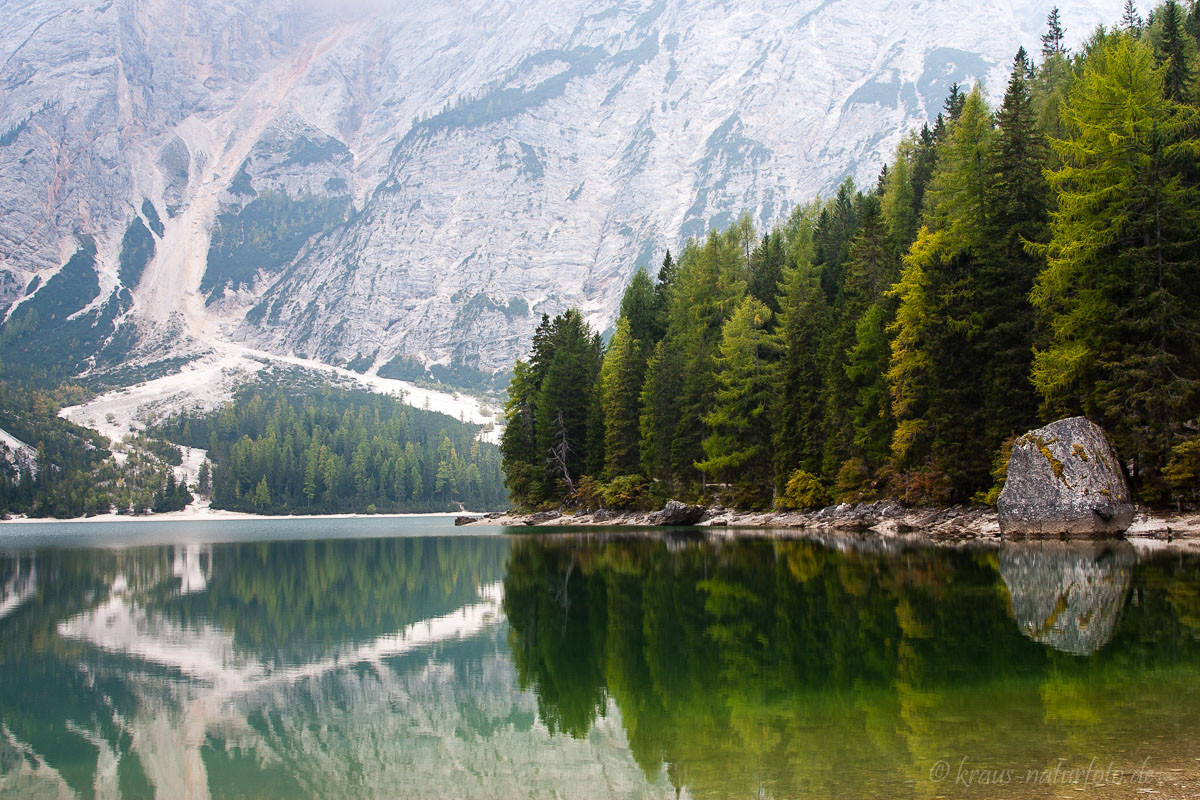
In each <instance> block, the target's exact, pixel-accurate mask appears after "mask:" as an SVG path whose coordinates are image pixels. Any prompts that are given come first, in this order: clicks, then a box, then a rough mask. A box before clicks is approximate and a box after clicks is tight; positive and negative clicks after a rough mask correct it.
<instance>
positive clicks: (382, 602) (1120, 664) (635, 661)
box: [0, 534, 1200, 798]
mask: <svg viewBox="0 0 1200 800" xmlns="http://www.w3.org/2000/svg"><path fill="white" fill-rule="evenodd" d="M1198 677H1200V560H1198V559H1196V558H1194V557H1190V556H1181V555H1179V554H1177V553H1176V554H1164V555H1161V556H1158V557H1148V556H1142V557H1139V555H1138V554H1137V553H1136V552H1135V551H1134V549H1133V548H1132V547H1131V546H1129V545H1128V544H1125V543H1109V544H1086V545H1068V544H1063V543H1047V544H1038V543H1028V544H1007V543H1006V544H1004V545H1003V546H1001V547H999V548H997V547H994V546H991V547H983V546H981V547H968V548H960V549H947V548H934V547H926V546H918V545H915V544H912V543H901V542H897V541H895V540H880V539H868V538H829V539H824V540H818V539H815V538H805V539H765V538H747V539H737V538H707V537H703V536H700V535H698V534H697V535H695V536H686V535H685V536H668V537H664V536H661V535H658V534H653V535H642V536H633V535H621V536H611V535H594V534H591V535H580V536H570V535H567V536H554V537H513V538H510V539H504V538H499V537H487V538H476V537H467V536H446V537H426V538H420V537H409V538H401V539H369V540H355V539H344V538H343V539H338V540H329V541H305V542H271V543H265V542H256V543H252V544H223V545H211V546H198V545H181V546H167V547H139V548H133V549H125V550H82V549H59V550H51V549H40V550H36V551H31V552H26V553H20V554H11V555H0V797H10V796H11V797H36V796H49V797H54V796H78V797H86V798H93V797H94V798H101V797H163V798H166V797H170V798H185V797H195V798H208V797H212V798H218V797H445V796H455V797H542V796H544V797H553V796H558V797H589V798H590V797H675V796H676V793H677V791H678V793H679V796H687V797H696V798H703V797H743V796H761V797H775V798H785V797H800V796H805V797H814V796H815V797H851V796H857V797H868V796H889V797H934V796H939V795H940V796H980V795H979V794H978V787H975V789H974V790H972V791H973V792H974V794H972V791H967V790H966V789H964V788H963V787H961V786H959V787H956V786H954V785H953V782H952V781H951V782H946V783H939V782H935V781H932V780H931V779H930V774H931V773H930V770H931V767H932V766H933V765H934V764H935V763H937V762H938V761H941V760H947V761H954V762H956V763H957V761H958V759H961V758H963V757H969V758H970V759H971V760H972V762H973V763H977V764H981V765H987V764H994V765H997V766H1001V767H1020V768H1022V769H1024V768H1029V769H1035V768H1036V769H1041V768H1045V767H1047V766H1053V765H1054V764H1056V763H1058V762H1059V760H1060V759H1079V758H1081V757H1082V756H1084V755H1086V756H1087V757H1088V758H1091V757H1092V756H1099V757H1102V758H1118V757H1119V758H1123V759H1124V764H1125V765H1126V766H1130V765H1131V766H1133V767H1136V766H1137V764H1138V763H1140V762H1141V761H1142V760H1143V758H1145V757H1146V756H1151V755H1153V756H1155V757H1156V758H1159V759H1164V758H1167V757H1168V756H1169V755H1170V754H1169V753H1162V752H1150V751H1147V752H1145V753H1142V752H1141V751H1139V750H1138V749H1137V747H1138V745H1139V743H1141V742H1145V741H1148V740H1151V739H1153V740H1155V741H1180V742H1188V741H1196V740H1198V739H1200V713H1198V712H1200V689H1198V688H1197V687H1198V686H1200V681H1197V678H1198ZM1084 765H1086V759H1085V760H1084ZM1160 766H1161V764H1160ZM1059 788H1061V787H1059ZM1025 794H1031V795H1036V794H1037V793H1036V792H1026V793H1025ZM1044 794H1046V795H1047V796H1052V795H1053V792H1050V791H1047V792H1045V793H1044Z"/></svg>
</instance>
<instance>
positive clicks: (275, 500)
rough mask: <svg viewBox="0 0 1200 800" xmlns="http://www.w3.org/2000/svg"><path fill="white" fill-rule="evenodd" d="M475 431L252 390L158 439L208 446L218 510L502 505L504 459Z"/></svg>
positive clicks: (435, 419) (312, 393)
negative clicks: (502, 463) (502, 467)
mask: <svg viewBox="0 0 1200 800" xmlns="http://www.w3.org/2000/svg"><path fill="white" fill-rule="evenodd" d="M479 430H480V427H479V426H478V425H470V424H467V423H464V422H459V421H457V420H455V419H453V418H451V417H448V416H446V415H444V414H437V413H434V412H431V411H422V410H419V409H415V408H411V407H409V406H406V405H404V404H403V403H402V402H400V401H399V400H397V399H395V398H392V397H382V396H379V395H372V394H367V393H365V392H357V391H347V390H344V389H338V388H334V387H330V386H321V387H317V388H311V389H302V388H300V387H296V386H290V387H283V386H281V387H278V388H275V389H274V390H273V391H269V390H266V389H264V388H263V387H262V386H252V387H247V388H245V389H243V390H241V391H239V392H238V393H237V395H236V396H235V398H234V401H233V402H231V403H228V404H226V405H225V406H224V407H223V408H221V409H220V410H219V411H216V412H212V413H205V414H181V415H176V416H174V417H171V418H170V419H168V420H167V421H166V422H164V423H163V424H161V425H159V426H157V427H156V428H155V430H154V433H156V434H157V435H161V436H163V437H164V438H166V439H168V440H170V441H173V442H176V443H178V444H181V445H185V446H189V447H199V448H207V449H208V458H209V460H210V461H211V462H212V464H213V467H212V477H211V480H212V504H213V507H214V508H223V509H232V510H237V511H252V512H258V513H264V514H265V513H281V514H287V513H309V512H311V513H338V512H368V513H372V512H380V513H383V512H404V511H414V512H415V511H452V510H456V509H458V508H459V504H460V503H461V504H462V505H464V506H466V507H467V508H469V509H474V510H478V509H485V508H487V509H490V508H500V507H503V506H505V505H506V494H505V490H504V485H503V481H502V479H501V473H500V455H499V452H498V450H497V448H496V446H495V445H492V444H487V443H485V442H481V441H479V439H478V434H479Z"/></svg>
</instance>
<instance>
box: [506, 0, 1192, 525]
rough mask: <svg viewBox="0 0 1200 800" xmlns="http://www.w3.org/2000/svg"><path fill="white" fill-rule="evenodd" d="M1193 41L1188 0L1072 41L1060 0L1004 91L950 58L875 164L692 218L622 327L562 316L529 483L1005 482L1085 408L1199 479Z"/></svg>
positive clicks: (893, 485) (836, 492)
mask: <svg viewBox="0 0 1200 800" xmlns="http://www.w3.org/2000/svg"><path fill="white" fill-rule="evenodd" d="M1198 44H1200V13H1198V11H1197V8H1196V7H1195V4H1194V3H1193V4H1192V5H1191V7H1190V9H1188V10H1185V9H1184V7H1182V6H1181V5H1180V4H1179V3H1177V2H1174V0H1171V2H1167V3H1165V4H1163V5H1161V6H1159V7H1158V8H1157V9H1155V10H1154V12H1153V13H1152V14H1150V15H1149V17H1148V19H1146V20H1143V19H1141V18H1140V16H1139V15H1138V13H1137V10H1136V9H1135V8H1134V6H1133V4H1132V3H1129V4H1127V10H1126V14H1125V17H1124V19H1123V20H1122V21H1121V23H1120V24H1119V25H1118V26H1115V27H1113V28H1112V29H1109V30H1106V29H1103V28H1101V29H1099V30H1097V31H1096V32H1095V33H1094V35H1093V36H1092V37H1091V38H1090V39H1089V40H1088V41H1087V43H1086V44H1085V45H1084V46H1083V47H1082V48H1081V51H1080V52H1078V53H1071V52H1067V51H1066V50H1065V49H1064V46H1063V31H1062V28H1061V25H1060V24H1059V21H1058V13H1057V10H1056V11H1055V12H1054V13H1052V14H1051V15H1050V18H1049V20H1048V27H1047V31H1046V34H1045V35H1044V36H1043V40H1042V49H1041V55H1040V58H1039V59H1038V60H1037V61H1038V63H1036V64H1034V63H1033V60H1032V59H1030V58H1029V56H1028V55H1027V53H1026V52H1025V50H1024V49H1022V50H1021V51H1020V52H1018V53H1017V54H1016V57H1015V58H1014V60H1013V65H1012V72H1011V77H1010V79H1009V82H1008V85H1007V88H1006V91H1005V93H1004V96H1003V101H1002V102H1001V104H1000V106H999V107H998V108H991V107H989V105H988V103H987V101H986V100H985V99H984V96H983V92H982V91H981V89H980V87H975V88H974V89H972V90H970V91H969V92H967V91H962V90H960V89H959V87H957V86H955V87H953V88H952V89H951V91H950V94H949V96H948V97H947V99H946V102H945V106H944V110H943V112H942V113H941V114H940V115H939V116H938V117H937V119H936V121H935V123H934V124H933V125H931V126H925V127H923V128H922V129H921V130H920V131H917V132H914V133H913V134H911V135H910V136H908V137H907V138H906V139H904V140H903V141H902V142H901V144H900V146H899V147H898V149H897V151H896V154H895V157H894V160H893V161H892V163H891V164H890V165H888V166H887V167H886V168H885V169H884V171H883V173H882V175H881V176H880V177H879V180H878V182H877V183H876V184H875V185H873V186H869V187H865V188H862V189H859V188H857V187H855V186H854V185H853V184H852V183H851V182H849V181H847V182H846V183H844V184H843V185H842V186H841V188H840V189H839V190H838V192H837V193H836V195H835V196H833V197H831V198H824V199H819V200H816V201H814V202H812V203H810V204H809V205H807V206H805V207H802V208H799V209H797V210H796V211H795V212H794V213H793V214H792V215H791V217H790V218H789V219H788V220H787V221H786V222H783V223H781V224H779V225H777V226H776V227H775V228H773V229H772V230H770V231H769V232H766V233H765V234H764V235H760V234H759V233H758V232H756V231H755V230H754V227H753V225H752V223H751V221H750V219H749V218H748V217H743V218H742V220H741V221H739V222H738V223H736V224H734V225H732V226H731V227H730V228H728V229H727V230H725V231H713V232H711V233H710V234H709V235H708V237H707V238H706V239H704V240H702V241H701V240H697V239H690V240H688V242H687V243H686V245H685V246H684V248H683V250H682V253H681V254H680V255H679V258H678V260H677V261H676V260H674V259H672V257H671V255H670V254H669V253H668V254H667V256H666V258H665V259H664V261H663V265H662V268H661V269H660V270H659V271H658V274H657V278H656V279H654V278H651V276H650V275H649V273H647V272H646V271H640V272H639V273H638V274H637V275H636V276H635V278H634V279H633V281H632V283H631V284H630V285H629V287H628V289H627V291H626V293H625V297H624V301H623V303H622V305H621V313H620V318H619V320H618V323H617V325H616V332H615V335H614V336H613V338H612V340H611V341H610V342H609V343H608V345H607V347H606V348H604V347H602V346H601V343H600V340H599V338H598V337H597V336H596V335H595V334H594V333H593V332H592V331H591V330H590V329H589V328H588V326H587V325H586V324H585V323H584V322H583V320H582V318H581V316H580V315H579V314H578V312H575V311H569V312H566V313H565V314H563V315H560V316H559V317H558V318H556V319H553V320H551V319H549V318H543V321H542V325H541V327H540V328H539V329H538V331H537V334H536V335H535V337H534V340H533V347H532V355H531V356H530V358H529V360H528V361H527V362H526V361H518V362H517V364H516V366H515V370H514V371H515V378H514V380H513V382H512V385H511V387H510V389H509V400H508V404H507V406H506V415H507V429H506V431H505V434H504V439H503V443H502V450H503V455H504V471H505V477H506V480H507V483H508V486H509V488H510V490H511V492H512V496H513V499H514V500H515V501H516V502H517V503H519V504H521V505H523V506H528V507H533V506H538V505H541V504H557V503H560V502H563V501H567V502H578V503H580V504H582V505H590V506H595V505H600V504H604V505H610V506H619V505H622V504H624V505H637V504H639V503H650V502H653V501H654V500H655V499H656V497H657V498H658V499H661V497H662V496H664V495H666V494H672V495H683V496H691V497H700V496H703V495H706V494H707V493H708V491H711V490H712V489H713V488H718V489H719V490H721V491H722V492H723V493H724V495H725V499H726V500H727V501H729V502H733V503H735V504H737V505H739V506H743V507H765V506H767V505H769V504H771V503H775V504H776V505H778V506H780V507H785V508H786V507H810V506H817V505H822V504H825V503H827V502H830V501H834V500H836V501H854V500H862V499H871V498H879V497H894V498H898V499H901V500H903V501H904V502H907V503H944V502H951V501H967V500H971V499H975V500H981V501H990V500H993V499H994V496H995V492H996V490H997V487H998V486H999V484H1000V482H1002V478H1003V469H1004V465H1005V464H1006V462H1007V457H1006V456H1007V450H1008V448H1009V446H1010V443H1011V441H1012V439H1013V437H1014V435H1016V434H1020V433H1022V432H1024V431H1026V430H1028V429H1029V428H1031V427H1034V426H1035V425H1037V424H1038V423H1041V422H1047V421H1049V420H1052V419H1055V418H1058V417H1061V416H1065V415H1068V414H1076V413H1083V414H1086V415H1088V416H1089V417H1091V418H1092V419H1094V420H1095V421H1097V422H1098V423H1100V424H1101V425H1102V426H1104V427H1105V429H1106V430H1107V431H1108V433H1109V434H1110V436H1111V437H1112V439H1113V443H1114V445H1115V446H1116V448H1117V450H1118V452H1119V453H1120V454H1121V457H1122V459H1123V461H1124V462H1125V464H1126V466H1127V469H1128V472H1129V475H1130V478H1131V480H1132V482H1133V485H1134V487H1135V489H1136V491H1137V493H1138V496H1139V497H1140V499H1141V500H1142V501H1143V502H1149V503H1166V502H1170V501H1172V500H1175V501H1186V500H1193V499H1195V497H1196V494H1197V490H1198V489H1200V477H1198V476H1200V424H1198V422H1197V418H1198V415H1200V241H1198V239H1200V110H1198V100H1200V63H1198V59H1197V46H1198ZM712 484H716V485H717V486H716V487H713V486H712ZM706 485H708V490H706V489H705V486H706Z"/></svg>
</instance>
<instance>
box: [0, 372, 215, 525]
mask: <svg viewBox="0 0 1200 800" xmlns="http://www.w3.org/2000/svg"><path fill="white" fill-rule="evenodd" d="M86 395H87V393H86V391H85V390H83V389H81V388H80V387H78V386H74V385H71V384H62V385H60V386H58V387H57V388H54V389H48V388H44V385H42V384H41V383H39V381H37V380H35V381H32V382H31V381H30V380H26V379H23V378H22V377H20V376H19V375H13V374H12V371H11V370H6V369H5V366H4V365H0V438H2V439H3V441H2V442H0V513H24V514H29V515H30V516H35V517H60V518H67V517H81V516H84V515H87V516H92V515H95V514H107V513H109V512H111V511H116V512H117V513H120V514H143V513H147V512H150V511H175V510H178V509H180V508H183V507H184V506H186V505H187V504H188V503H190V502H191V500H192V496H191V494H190V493H189V492H188V489H187V487H186V486H184V485H182V484H181V483H179V482H177V481H176V478H175V473H174V470H172V466H178V465H179V463H180V461H181V453H180V452H179V448H177V447H173V446H171V445H169V444H167V443H165V442H161V441H152V440H149V439H145V438H141V437H139V438H137V439H135V440H131V441H127V442H125V443H123V444H122V445H121V450H122V452H121V454H120V458H119V459H118V458H117V457H115V456H114V454H113V452H112V451H111V450H110V447H112V445H111V444H110V443H109V442H108V441H107V440H106V439H105V438H104V437H103V436H101V435H100V434H98V433H97V432H96V431H94V430H90V429H88V428H81V427H80V426H78V425H75V424H73V423H71V422H68V421H67V420H64V419H61V418H59V416H58V411H59V409H60V408H61V407H62V406H63V405H69V404H71V403H76V402H79V401H80V400H82V399H83V398H85V397H86Z"/></svg>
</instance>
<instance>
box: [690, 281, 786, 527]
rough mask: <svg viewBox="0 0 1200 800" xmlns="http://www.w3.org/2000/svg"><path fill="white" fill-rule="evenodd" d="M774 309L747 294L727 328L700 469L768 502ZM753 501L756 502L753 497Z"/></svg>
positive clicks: (769, 491) (717, 362)
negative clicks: (771, 329) (769, 329)
mask: <svg viewBox="0 0 1200 800" xmlns="http://www.w3.org/2000/svg"><path fill="white" fill-rule="evenodd" d="M770 320H771V309H769V308H767V306H766V305H765V304H763V303H762V302H761V301H760V300H758V299H757V298H755V297H753V296H749V295H748V296H746V297H745V299H743V300H742V302H741V304H740V305H738V307H737V309H736V310H735V311H734V312H733V316H732V317H730V319H729V321H728V322H726V323H725V325H724V327H723V328H722V332H721V343H720V355H719V356H718V357H717V359H716V374H715V378H716V384H717V390H716V392H715V397H714V404H713V406H712V409H711V411H709V412H708V413H707V414H705V416H704V424H705V425H706V427H707V428H708V430H709V431H710V433H709V434H708V436H706V437H705V439H704V454H705V458H704V459H703V460H701V461H698V462H697V463H696V469H698V470H700V471H701V472H703V473H705V474H706V475H712V476H715V477H717V478H719V479H720V480H722V481H723V482H725V483H729V484H733V485H735V486H736V487H738V488H740V489H742V493H743V496H745V497H747V498H749V497H755V498H758V504H762V503H763V502H765V500H766V499H768V498H770V497H771V496H772V492H771V490H770V487H771V486H772V483H773V481H772V479H771V478H772V476H771V466H770V465H771V459H770V445H771V433H772V428H773V424H772V422H773V420H772V419H771V414H770V408H771V405H772V404H771V388H772V386H771V373H772V371H773V368H772V362H773V351H774V346H773V345H774V342H773V341H772V337H771V336H770V333H769V331H768V330H767V328H768V325H769V323H770ZM752 502H753V501H752Z"/></svg>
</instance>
